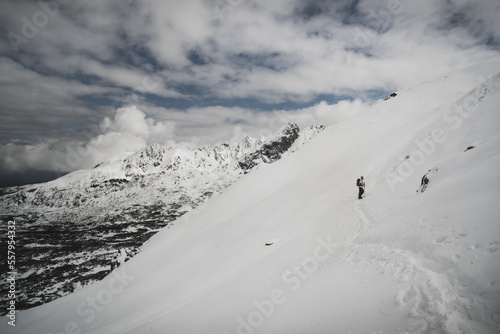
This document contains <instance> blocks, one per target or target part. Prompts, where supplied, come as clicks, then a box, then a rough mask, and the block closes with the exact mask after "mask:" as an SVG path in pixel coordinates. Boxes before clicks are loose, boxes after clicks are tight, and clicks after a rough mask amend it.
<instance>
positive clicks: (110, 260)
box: [0, 124, 324, 310]
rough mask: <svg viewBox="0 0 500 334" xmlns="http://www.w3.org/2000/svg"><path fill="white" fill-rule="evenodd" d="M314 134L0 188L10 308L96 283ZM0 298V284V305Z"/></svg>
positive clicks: (157, 155) (138, 157) (138, 158)
mask: <svg viewBox="0 0 500 334" xmlns="http://www.w3.org/2000/svg"><path fill="white" fill-rule="evenodd" d="M323 129H324V127H323V126H312V127H309V128H305V129H303V130H300V129H299V127H298V126H297V125H296V124H287V125H286V126H284V127H283V128H281V129H280V130H279V131H278V132H277V133H276V134H275V135H274V136H271V137H269V138H264V137H260V138H250V137H247V138H245V139H244V140H243V141H242V142H240V143H238V144H234V145H229V144H220V145H218V146H215V147H212V148H209V147H198V148H194V149H189V148H175V147H167V146H162V145H158V144H154V145H151V146H149V147H147V148H145V149H144V150H142V151H139V152H137V153H135V154H132V155H130V156H127V157H125V158H117V159H113V160H110V161H106V162H104V163H101V164H99V165H97V166H95V167H94V168H93V169H89V170H80V171H76V172H73V173H70V174H68V175H65V176H63V177H61V178H59V179H57V180H54V181H51V182H47V183H43V184H36V185H27V186H20V187H12V188H4V189H0V208H1V210H2V213H3V217H2V219H4V220H13V219H15V220H16V223H17V224H16V226H17V241H16V242H17V244H18V245H22V251H20V252H18V254H17V264H16V265H17V270H18V271H19V277H18V285H17V287H18V289H19V295H18V296H17V298H18V299H17V307H18V309H26V308H30V307H32V306H35V305H39V304H43V303H46V302H48V301H51V300H54V299H56V298H58V297H60V296H63V295H66V294H68V293H71V292H73V291H74V290H76V289H79V288H80V287H82V286H85V285H88V284H91V283H92V282H94V281H96V280H100V279H102V278H103V277H105V276H106V275H107V274H108V273H109V272H110V271H112V270H113V269H114V268H115V267H116V266H119V265H120V264H121V263H123V262H124V261H127V260H128V259H129V258H130V257H132V256H134V255H135V254H136V253H137V252H138V250H139V248H140V247H141V245H142V244H143V243H144V242H145V241H146V240H148V239H149V238H150V237H151V236H152V235H154V234H155V233H156V232H158V231H159V230H160V229H162V228H164V227H167V226H168V225H169V224H170V222H172V221H174V220H176V219H177V218H179V217H180V216H182V215H183V214H185V213H186V212H188V211H190V210H192V209H194V208H196V207H197V206H198V205H199V204H201V203H203V202H204V201H205V200H207V198H209V197H211V196H212V195H214V194H217V193H219V192H221V191H222V190H223V189H224V188H226V187H228V186H229V185H231V184H233V183H234V182H236V181H237V180H239V179H240V178H241V177H243V176H244V175H245V174H247V173H249V172H250V171H252V170H253V169H255V168H258V166H259V165H261V164H269V163H273V162H275V161H277V160H279V159H281V158H282V157H283V156H285V155H288V154H291V153H292V152H294V151H295V150H297V149H299V148H300V147H301V146H302V145H303V144H305V143H306V142H307V141H308V140H309V139H311V138H312V137H313V136H314V135H315V134H317V133H319V132H320V131H322V130H323ZM4 225H5V224H4ZM2 228H3V227H2ZM6 235H7V233H2V236H1V238H5V237H6ZM2 241H4V240H3V239H2ZM2 265H4V264H2ZM3 272H7V270H3ZM7 290H8V287H7V282H6V281H5V280H1V282H0V291H1V294H0V296H1V297H0V298H6V296H7ZM3 302H4V301H3ZM4 309H5V308H3V309H2V310H4Z"/></svg>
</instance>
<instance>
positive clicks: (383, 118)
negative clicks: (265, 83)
mask: <svg viewBox="0 0 500 334" xmlns="http://www.w3.org/2000/svg"><path fill="white" fill-rule="evenodd" d="M499 105H500V59H492V60H489V61H486V62H483V63H480V64H478V65H475V66H472V67H470V68H467V69H464V70H461V71H458V72H454V73H450V74H448V75H446V76H442V77H439V78H436V79H433V80H431V81H429V82H425V83H422V84H421V85H418V86H415V87H413V88H410V89H406V90H402V91H399V92H397V95H396V96H394V97H392V98H391V99H388V100H386V101H380V102H379V103H376V104H375V105H373V106H372V107H371V108H367V109H366V110H362V111H360V112H358V113H357V114H355V115H353V116H352V117H350V118H348V119H344V120H343V121H341V122H339V123H338V124H335V125H333V126H331V127H328V128H326V129H325V130H324V131H322V132H321V133H320V134H318V135H317V136H315V137H314V138H312V139H311V140H310V141H309V142H308V143H307V145H305V146H304V147H302V148H301V149H300V150H298V151H297V152H296V153H294V154H291V155H289V156H287V157H285V158H283V159H281V160H279V161H277V162H275V163H273V164H269V165H262V166H261V167H260V168H258V169H257V170H255V171H253V172H251V173H248V174H246V175H245V176H244V177H242V178H241V179H240V180H239V181H238V182H236V183H234V184H233V185H231V186H229V187H228V188H226V189H225V190H224V191H223V192H222V193H221V194H219V195H217V196H213V197H211V198H210V199H209V200H208V201H207V203H206V204H204V205H203V206H200V207H199V208H198V209H197V210H196V212H194V213H193V214H190V215H184V216H183V217H181V218H180V219H177V220H176V221H175V222H174V223H173V224H172V225H171V227H170V228H169V229H163V230H162V231H160V232H159V233H157V234H156V235H154V236H153V237H152V238H151V239H150V240H149V241H148V242H147V243H146V244H145V245H144V246H143V248H142V249H141V251H140V252H139V253H138V254H137V255H136V256H135V257H133V258H132V259H131V260H130V261H128V262H126V263H124V264H123V265H122V266H121V267H119V268H117V269H115V270H114V271H113V272H112V273H111V274H110V275H108V276H107V277H106V278H104V279H103V280H101V281H99V282H96V283H95V284H93V285H91V286H89V287H86V288H84V289H81V290H79V291H77V292H75V293H72V294H70V295H67V296H65V297H62V298H59V299H57V300H55V301H53V302H51V303H47V304H45V305H42V306H39V307H35V308H32V309H30V310H27V311H22V312H20V313H18V314H16V326H15V327H12V326H9V325H8V323H7V322H8V321H9V318H5V319H4V321H3V322H2V323H0V330H1V331H2V333H9V334H10V333H23V334H35V333H36V334H38V333H92V334H100V333H102V334H109V333H131V334H132V333H138V334H139V333H140V334H143V333H176V334H180V333H189V334H193V333H204V334H209V333H227V334H232V333H246V334H249V333H273V334H279V333H307V334H316V333H318V334H323V333H422V334H423V333H482V334H489V333H491V334H493V333H498V332H499V331H500V311H499V310H500V281H499V279H498V278H499V277H500V252H499V245H500V224H499V217H500V206H499V205H498V203H499V199H500V196H499V192H498V189H499V186H500V178H499V177H498V171H499V170H500V131H499V126H500V112H499V107H498V106H499ZM360 175H363V176H364V177H365V180H366V184H367V188H366V196H365V198H364V199H362V200H358V199H357V187H356V186H355V182H356V179H357V178H358V177H359V176H360ZM424 176H425V177H424ZM422 183H424V184H426V188H425V191H424V189H423V187H422Z"/></svg>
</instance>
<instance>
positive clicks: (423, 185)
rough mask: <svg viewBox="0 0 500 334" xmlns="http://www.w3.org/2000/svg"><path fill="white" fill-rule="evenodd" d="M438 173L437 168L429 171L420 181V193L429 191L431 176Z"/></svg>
mask: <svg viewBox="0 0 500 334" xmlns="http://www.w3.org/2000/svg"><path fill="white" fill-rule="evenodd" d="M437 171H438V169H437V168H433V169H429V171H428V172H427V173H426V174H425V175H424V176H422V180H421V181H420V188H418V190H417V192H418V193H423V192H424V191H425V190H426V189H427V186H428V185H429V182H430V179H431V176H432V175H434V174H435V173H436V172H437Z"/></svg>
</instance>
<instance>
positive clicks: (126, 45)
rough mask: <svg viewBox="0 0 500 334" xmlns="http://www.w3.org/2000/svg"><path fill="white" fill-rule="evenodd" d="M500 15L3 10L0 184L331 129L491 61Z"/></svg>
mask: <svg viewBox="0 0 500 334" xmlns="http://www.w3.org/2000/svg"><path fill="white" fill-rule="evenodd" d="M498 17H500V1H498V0H423V1H409V0H365V1H363V0H359V1H347V0H339V1H326V0H273V1H269V0H267V1H264V0H164V1H160V0H149V1H146V0H135V1H132V0H130V1H129V0H109V1H101V0H41V1H27V0H2V1H1V3H0V36H1V38H0V117H1V120H2V121H1V122H0V154H1V156H2V159H1V160H0V175H1V178H0V186H2V187H5V186H13V185H19V184H26V183H34V182H41V181H45V180H49V179H54V178H56V177H58V176H60V175H63V174H65V173H68V172H71V171H74V170H78V169H82V168H91V167H93V166H94V165H96V164H98V163H100V162H102V161H105V160H108V159H110V158H111V157H114V156H120V155H124V154H127V153H129V152H136V151H138V150H140V149H142V148H145V147H147V146H148V145H150V144H153V143H159V144H162V145H171V146H213V145H216V144H218V143H221V142H228V143H234V142H238V141H240V140H242V139H243V138H244V137H245V136H261V135H269V134H271V133H273V132H274V131H276V130H277V129H279V127H281V126H282V125H284V124H285V123H287V122H295V123H297V124H298V125H299V126H301V127H304V126H309V125H313V124H323V125H329V124H332V123H335V122H337V121H339V120H341V119H342V118H344V117H346V116H348V115H350V114H353V113H355V112H356V111H357V110H360V109H361V108H364V107H366V106H367V105H370V104H371V103H373V102H374V101H376V100H379V99H383V98H385V97H386V96H387V95H389V94H390V93H391V92H397V91H398V90H401V89H404V88H408V87H411V86H412V85H415V84H417V83H419V82H422V81H423V80H429V79H432V78H434V77H437V76H440V75H442V74H444V73H447V72H450V71H453V70H458V69H460V68H463V67H466V66H468V65H472V64H474V63H477V62H479V61H482V60H485V59H488V58H492V57H495V56H498V55H500V20H498ZM345 144H348V143H345Z"/></svg>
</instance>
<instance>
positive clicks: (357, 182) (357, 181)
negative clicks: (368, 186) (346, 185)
mask: <svg viewBox="0 0 500 334" xmlns="http://www.w3.org/2000/svg"><path fill="white" fill-rule="evenodd" d="M356 185H357V186H358V187H359V179H357V180H356Z"/></svg>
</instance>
